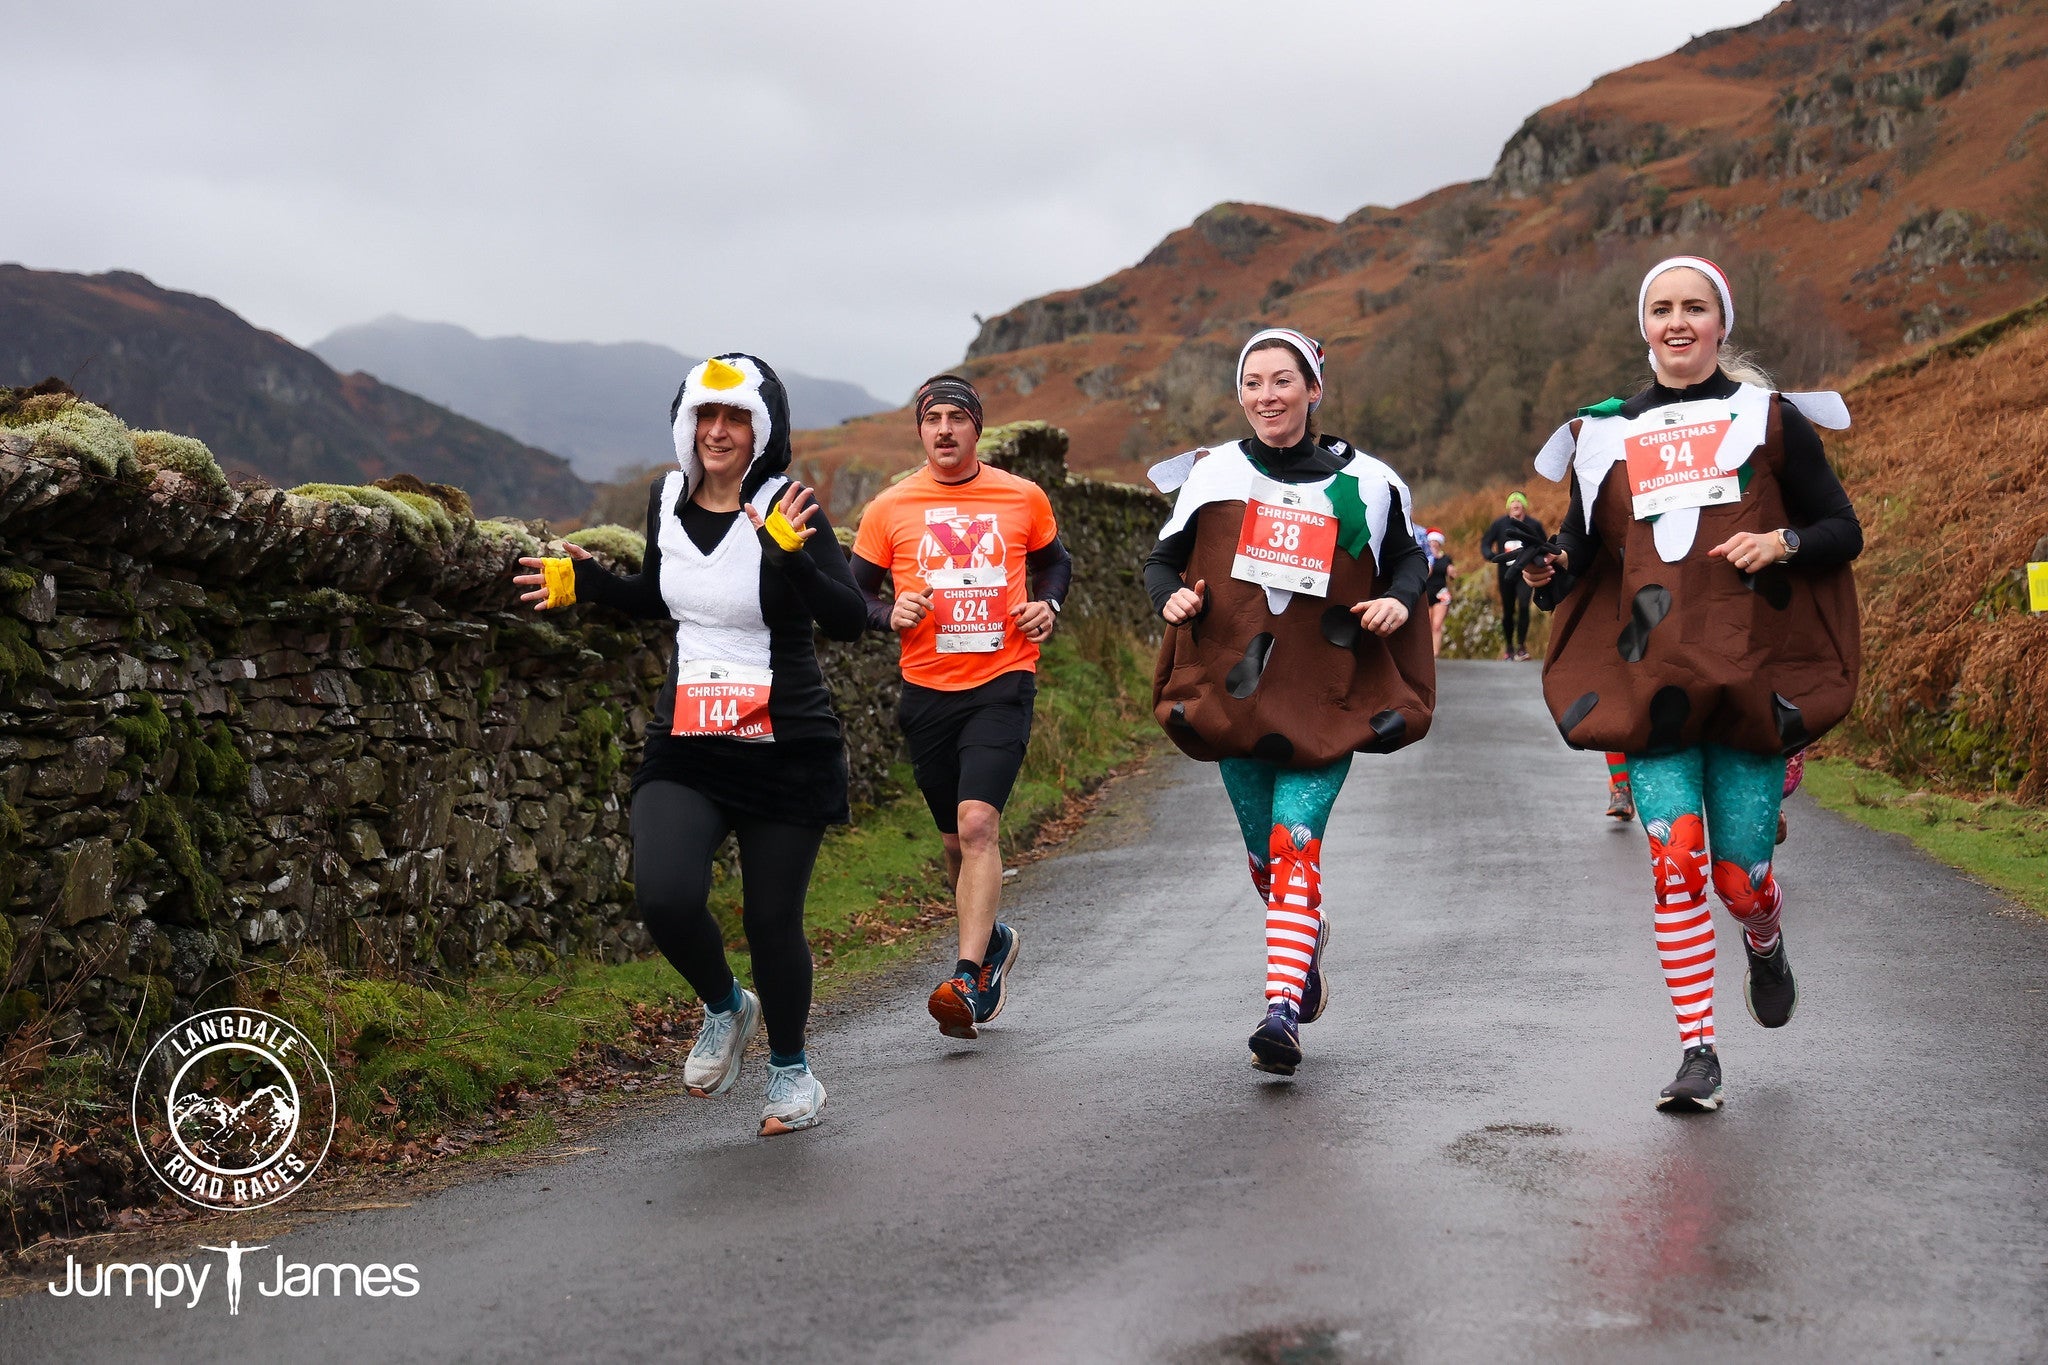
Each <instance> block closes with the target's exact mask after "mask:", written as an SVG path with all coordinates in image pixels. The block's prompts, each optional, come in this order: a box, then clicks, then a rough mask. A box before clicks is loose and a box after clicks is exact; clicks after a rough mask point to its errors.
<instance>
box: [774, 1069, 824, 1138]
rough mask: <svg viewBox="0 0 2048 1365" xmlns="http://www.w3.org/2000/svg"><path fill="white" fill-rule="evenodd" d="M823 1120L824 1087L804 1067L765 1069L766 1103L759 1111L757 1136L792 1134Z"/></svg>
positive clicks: (809, 1070)
mask: <svg viewBox="0 0 2048 1365" xmlns="http://www.w3.org/2000/svg"><path fill="white" fill-rule="evenodd" d="M824 1117H825V1087H824V1086H823V1085H821V1084H820V1083H819V1081H818V1078H817V1077H816V1076H815V1075H813V1074H811V1068H810V1067H809V1066H808V1065H803V1066H775V1065H773V1064H771V1065H770V1066H769V1068H768V1103H767V1105H766V1106H765V1107H764V1108H763V1109H762V1110H761V1136H762V1137H774V1136H776V1135H777V1134H779V1133H794V1132H796V1131H797V1130H798V1129H800V1128H810V1127H813V1126H815V1125H816V1124H817V1122H818V1120H820V1119H822V1118H824Z"/></svg>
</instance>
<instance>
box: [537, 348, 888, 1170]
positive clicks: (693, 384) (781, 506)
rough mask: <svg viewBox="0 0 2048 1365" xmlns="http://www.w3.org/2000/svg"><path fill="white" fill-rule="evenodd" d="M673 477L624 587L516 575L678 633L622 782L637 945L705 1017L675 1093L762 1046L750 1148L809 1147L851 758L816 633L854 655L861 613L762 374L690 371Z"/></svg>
mask: <svg viewBox="0 0 2048 1365" xmlns="http://www.w3.org/2000/svg"><path fill="white" fill-rule="evenodd" d="M669 418H670V423H671V426H672V427H673V430H674V434H675V446H676V462H677V465H678V468H676V469H674V470H671V471H670V472H669V473H668V474H667V475H666V476H665V477H663V478H661V479H659V480H657V481H656V482H655V485H654V487H653V488H652V490H650V492H649V496H648V500H647V554H646V559H645V561H644V562H643V563H642V565H641V568H640V572H639V573H637V574H633V575H631V576H627V577H621V576H619V575H616V574H613V573H611V572H609V571H607V570H606V569H605V568H604V567H603V566H601V565H600V564H598V562H597V561H596V560H594V559H592V558H591V557H590V555H589V553H588V552H587V551H585V550H583V549H581V548H580V547H579V546H576V545H565V546H563V549H564V550H565V551H566V553H567V556H568V558H566V559H561V558H552V559H522V560H520V561H519V562H520V563H521V564H522V565H525V566H526V567H527V568H529V569H532V570H535V571H536V572H533V573H529V574H523V575H520V576H519V577H517V578H515V579H514V582H516V583H518V584H520V585H522V586H526V587H530V588H532V589H533V590H532V591H530V592H527V593H526V594H524V600H526V601H529V602H532V603H533V604H534V606H535V608H536V609H537V610H547V609H550V608H554V607H562V606H567V605H569V604H571V603H574V602H594V603H596V604H598V605H600V606H606V607H611V608H613V609H615V610H618V611H623V612H625V613H627V614H628V615H631V616H635V617H640V618H643V619H650V620H667V621H672V622H674V624H675V655H674V658H673V659H671V661H670V663H669V673H668V680H667V682H666V683H664V684H663V686H662V688H661V690H660V692H659V694H658V695H657V696H656V697H655V699H654V707H653V710H654V719H653V721H652V722H651V723H650V724H649V725H648V727H647V747H646V751H645V755H644V757H643V758H642V759H641V763H640V767H639V770H638V771H637V772H635V773H634V774H633V782H632V815H633V888H634V896H635V899H636V902H637V904H638V907H639V910H640V915H641V918H642V919H643V920H644V921H645V922H646V925H647V930H648V933H649V934H651V935H652V936H653V938H654V941H655V943H656V944H657V945H659V947H660V948H661V951H662V954H663V955H664V956H665V957H667V958H668V960H669V961H670V963H672V964H673V965H674V966H675V968H676V970H677V971H678V972H680V973H682V975H683V977H684V979H685V980H687V981H688V982H689V983H690V986H691V988H692V989H694V990H695V991H696V992H697V996H698V998H699V999H700V1000H702V1001H703V1002H704V1009H705V1013H704V1028H703V1031H702V1032H701V1033H700V1034H699V1035H698V1038H697V1041H696V1045H695V1046H694V1047H692V1048H691V1049H690V1055H689V1059H688V1061H687V1062H686V1063H685V1065H684V1068H683V1080H684V1083H685V1085H687V1086H688V1088H689V1090H690V1093H691V1094H693V1095H699V1096H715V1095H722V1094H724V1093H725V1092H726V1091H728V1090H730V1089H731V1088H732V1086H733V1084H734V1083H735V1082H736V1081H737V1080H738V1079H739V1075H740V1069H741V1066H742V1063H743V1060H744V1056H745V1052H746V1046H747V1041H748V1039H749V1038H751V1037H752V1036H753V1034H754V1032H755V1031H756V1030H757V1029H759V1028H760V1027H761V1025H762V1023H763V1022H764V1020H765V1022H766V1025H767V1029H768V1046H769V1065H768V1102H767V1106H766V1107H765V1108H764V1109H763V1110H762V1111H761V1132H762V1134H763V1135H768V1134H774V1133H786V1132H790V1131H793V1130H795V1129H799V1128H808V1127H810V1126H811V1125H812V1124H814V1123H816V1122H817V1121H818V1120H819V1118H820V1117H821V1115H822V1113H823V1110H824V1106H825V1088H824V1086H823V1085H821V1084H820V1083H819V1082H818V1078H817V1076H816V1075H815V1074H814V1073H813V1072H812V1071H811V1069H810V1065H809V1061H808V1058H807V1057H806V1055H805V1051H804V1029H805V1024H806V1022H807V1020H808V1018H809V1016H810V1008H811V950H810V945H809V943H808V942H807V941H806V940H805V938H804V926H803V911H804V898H805V894H806V892H807V891H808V889H809V886H810V879H811V868H812V865H813V863H814V862H815V861H816V859H817V854H818V846H819V844H820V842H821V841H822V840H823V838H824V834H825V828H826V826H828V825H834V824H844V823H845V822H846V820H847V818H848V811H847V800H846V748H845V744H844V742H843V740H842V739H841V735H840V728H839V718H838V716H836V715H835V714H834V713H833V710H832V698H831V694H830V693H829V692H827V691H826V688H825V680H824V676H823V674H822V673H821V671H820V670H819V667H818V653H817V646H816V639H815V633H814V632H815V630H816V629H823V630H824V632H825V634H827V635H828V636H830V637H832V638H833V639H835V640H852V639H854V638H856V637H858V636H859V635H860V633H861V631H862V629H863V628H864V626H865V625H866V622H867V605H866V603H865V602H863V601H862V600H861V595H860V590H859V589H858V588H856V587H855V586H854V583H853V575H852V574H851V573H850V572H849V571H848V569H847V566H846V557H845V555H844V554H843V553H842V552H841V551H840V548H839V542H838V540H837V539H836V538H834V536H833V534H832V527H831V525H830V524H829V523H828V522H827V520H826V518H825V513H824V511H823V509H821V508H820V507H819V506H818V503H817V500H816V498H815V497H814V496H813V495H812V493H811V490H809V489H807V488H804V487H802V486H800V485H798V484H796V483H795V482H793V481H792V480H791V479H790V478H789V476H788V474H787V473H785V471H786V470H787V469H788V467H789V458H790V445H789V430H790V427H789V399H788V396H787V395H786V394H785V393H784V391H783V387H782V381H781V380H780V379H778V378H776V375H775V371H774V370H772V369H770V368H769V367H768V365H767V364H766V362H764V361H762V360H760V359H758V358H756V357H754V356H750V355H743V354H739V353H732V354H727V355H722V356H718V357H716V358H714V359H711V360H707V361H705V362H704V363H703V364H701V365H698V366H697V367H696V368H695V369H693V370H691V371H690V373H689V377H688V378H687V379H685V380H684V382H683V387H682V390H681V391H680V392H679V393H678V394H677V395H676V401H675V403H674V405H673V406H672V407H671V408H670V411H669ZM728 833H730V834H733V835H735V836H737V839H738V842H739V853H740V876H741V880H742V883H743V887H744V893H743V895H744V910H743V923H744V927H745V930H746V935H747V946H748V948H749V949H750V951H751V954H752V958H753V967H754V985H755V988H756V989H757V990H758V991H759V995H758V996H757V995H756V994H755V992H754V991H749V990H746V989H743V988H742V987H741V986H740V984H739V983H738V981H736V980H735V979H734V977H733V974H732V969H731V968H730V966H728V965H727V963H726V958H725V947H724V936H723V934H722V933H721V932H720V930H719V927H718V923H717V921H716V920H715V919H714V918H713V917H712V915H711V912H710V910H709V908H708V905H707V901H708V899H709V896H710V890H711V866H712V859H713V856H714V855H715V854H716V853H717V851H718V848H719V845H720V844H722V843H723V842H724V840H725V837H726V835H727V834H728Z"/></svg>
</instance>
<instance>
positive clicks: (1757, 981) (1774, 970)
mask: <svg viewBox="0 0 2048 1365" xmlns="http://www.w3.org/2000/svg"><path fill="white" fill-rule="evenodd" d="M1742 951H1743V952H1745V953H1748V954H1749V977H1748V979H1747V980H1745V981H1744V982H1743V983H1742V998H1743V999H1744V1000H1746V1001H1748V1002H1749V1017H1750V1018H1752V1019H1754V1020H1756V1021H1757V1022H1758V1023H1759V1024H1762V1025H1763V1026H1764V1027H1765V1028H1783V1027H1785V1025H1786V1024H1788V1023H1790V1022H1791V1020H1792V1011H1793V1010H1794V1009H1796V1008H1798V1005H1799V983H1798V982H1796V981H1794V980H1793V979H1792V960H1791V959H1790V958H1788V957H1786V956H1785V936H1784V935H1783V934H1780V935H1779V936H1778V946H1777V947H1775V948H1773V949H1771V951H1770V952H1768V953H1759V952H1757V950H1756V949H1754V948H1752V947H1750V946H1749V938H1748V936H1747V935H1745V936H1744V937H1743V940H1742Z"/></svg>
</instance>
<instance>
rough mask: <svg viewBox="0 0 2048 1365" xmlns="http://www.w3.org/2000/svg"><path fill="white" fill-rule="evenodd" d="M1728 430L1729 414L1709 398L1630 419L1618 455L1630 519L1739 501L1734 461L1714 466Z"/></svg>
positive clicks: (1731, 423) (1720, 403)
mask: <svg viewBox="0 0 2048 1365" xmlns="http://www.w3.org/2000/svg"><path fill="white" fill-rule="evenodd" d="M1734 426H1735V413H1734V411H1733V410H1732V409H1730V407H1729V406H1728V404H1727V403H1726V402H1725V401H1716V400H1714V399H1702V400H1699V401H1696V402H1692V403H1676V404H1673V405H1672V406H1670V407H1664V408H1656V409H1653V410H1652V411H1650V412H1646V413H1644V414H1643V415H1642V416H1641V417H1638V418H1636V419H1634V420H1633V421H1631V422H1630V423H1629V424H1628V428H1627V430H1626V433H1625V434H1624V435H1623V437H1622V452H1623V456H1624V458H1625V459H1626V460H1627V461H1628V486H1629V494H1630V499H1631V501H1630V508H1629V510H1630V512H1631V513H1632V514H1633V515H1634V517H1635V519H1636V520H1637V521H1642V520H1644V519H1645V518H1647V517H1654V516H1661V515H1662V514H1664V513H1666V512H1675V511H1678V510H1679V509H1681V508H1687V507H1725V506H1728V505H1730V504H1733V503H1736V502H1740V501H1741V500H1742V483H1741V480H1740V478H1739V476H1738V475H1737V473H1736V469H1737V468H1738V467H1739V464H1740V462H1739V461H1736V462H1734V463H1731V464H1730V465H1728V466H1726V467H1724V466H1723V465H1722V464H1721V463H1720V456H1721V453H1722V451H1723V449H1724V448H1725V447H1726V446H1727V444H1728V434H1729V432H1730V431H1731V430H1732V429H1733V428H1734ZM1742 453H1743V454H1744V455H1747V454H1748V452H1747V451H1744V452H1742Z"/></svg>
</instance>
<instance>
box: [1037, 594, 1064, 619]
mask: <svg viewBox="0 0 2048 1365" xmlns="http://www.w3.org/2000/svg"><path fill="white" fill-rule="evenodd" d="M1038 600H1039V601H1041V602H1043V603H1045V605H1047V606H1048V607H1051V608H1052V614H1053V615H1054V616H1058V615H1059V614H1060V604H1059V603H1058V602H1056V601H1054V600H1053V599H1052V598H1050V597H1041V598H1039V599H1038Z"/></svg>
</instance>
